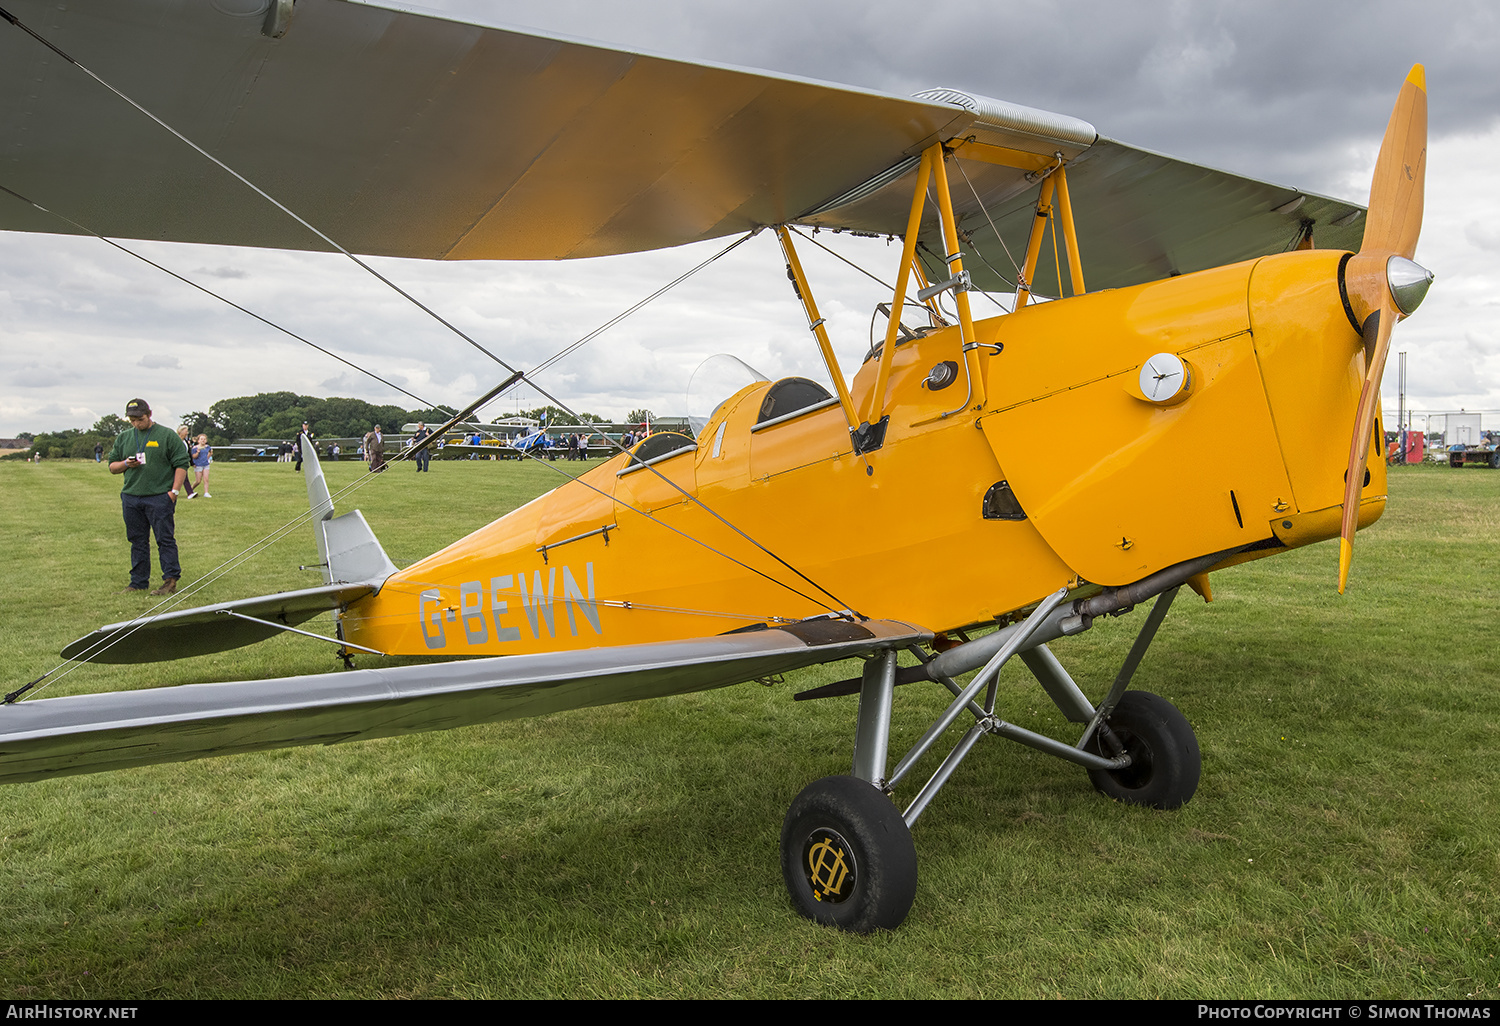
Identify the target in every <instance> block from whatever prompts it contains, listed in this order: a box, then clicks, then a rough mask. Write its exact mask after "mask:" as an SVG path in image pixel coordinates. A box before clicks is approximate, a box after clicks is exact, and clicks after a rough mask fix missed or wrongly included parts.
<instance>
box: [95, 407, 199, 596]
mask: <svg viewBox="0 0 1500 1026" xmlns="http://www.w3.org/2000/svg"><path fill="white" fill-rule="evenodd" d="M125 416H126V417H127V418H129V420H130V429H129V430H128V431H122V432H120V436H119V437H118V438H116V439H115V445H114V448H113V449H112V450H110V454H109V472H110V473H111V474H124V475H125V487H124V489H122V490H121V492H120V505H121V507H122V509H123V510H124V513H125V537H127V538H129V539H130V587H128V588H126V589H125V592H127V593H129V592H139V591H145V590H147V589H148V588H150V586H151V535H152V534H155V535H156V551H157V555H158V557H159V558H160V560H161V576H162V582H161V587H160V588H157V589H156V590H155V591H153V592H151V594H153V595H170V594H172V593H173V592H174V591H176V590H177V581H178V579H179V578H180V577H181V576H182V567H181V566H180V565H179V564H178V562H177V537H176V533H175V524H174V521H173V514H174V513H175V512H176V509H177V493H178V492H179V491H181V490H182V483H183V481H184V480H186V478H187V468H188V452H187V446H186V445H184V444H183V442H182V439H181V438H179V437H178V436H177V432H175V431H169V430H168V429H167V428H165V427H163V426H162V425H160V424H157V423H154V422H153V421H152V420H151V407H150V406H148V405H147V404H146V400H144V399H132V400H130V403H129V404H128V405H127V406H126V407H125Z"/></svg>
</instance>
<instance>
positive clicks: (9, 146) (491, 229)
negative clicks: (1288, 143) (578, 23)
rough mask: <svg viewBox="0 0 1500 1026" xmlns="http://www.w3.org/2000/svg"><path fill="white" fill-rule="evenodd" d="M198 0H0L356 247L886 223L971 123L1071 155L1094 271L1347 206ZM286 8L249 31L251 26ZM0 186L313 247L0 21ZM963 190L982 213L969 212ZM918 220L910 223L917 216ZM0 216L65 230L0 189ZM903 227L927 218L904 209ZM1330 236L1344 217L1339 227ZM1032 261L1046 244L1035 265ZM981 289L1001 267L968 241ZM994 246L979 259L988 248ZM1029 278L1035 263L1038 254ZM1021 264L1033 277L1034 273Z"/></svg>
mask: <svg viewBox="0 0 1500 1026" xmlns="http://www.w3.org/2000/svg"><path fill="white" fill-rule="evenodd" d="M226 6H228V5H223V4H208V3H203V2H201V0H111V2H110V3H108V4H69V5H59V4H55V3H52V2H50V0H4V7H5V8H6V9H7V10H9V11H10V12H11V13H12V14H13V15H14V16H15V17H16V18H17V19H18V20H19V21H21V22H23V23H24V24H26V25H27V26H29V27H31V28H32V29H34V30H35V31H36V32H37V33H38V34H39V35H41V36H43V37H44V38H46V39H48V40H49V41H50V42H52V43H53V44H55V45H56V46H57V47H59V48H60V49H61V50H62V51H64V52H66V53H67V54H68V55H69V56H71V57H72V58H73V59H75V60H76V61H77V62H78V63H79V64H81V65H83V66H84V67H87V68H89V69H91V70H92V71H94V72H96V73H97V74H98V75H100V76H101V77H102V78H103V79H104V80H106V81H108V82H110V83H111V84H112V85H114V86H116V87H117V88H119V89H120V90H121V91H123V92H124V93H125V94H126V95H128V96H130V97H131V98H133V99H134V100H136V101H138V102H139V103H141V104H142V105H143V106H144V107H146V108H147V109H149V110H151V111H152V112H153V113H155V114H157V115H158V116H160V117H161V118H162V119H163V120H164V121H166V122H167V123H168V124H170V125H171V126H173V127H174V128H175V129H177V130H178V131H181V132H182V133H183V134H184V135H185V136H187V137H188V138H189V139H192V140H193V141H194V142H195V143H196V144H198V145H199V146H202V147H203V148H204V149H205V150H207V151H209V152H211V153H213V154H214V155H215V156H216V157H217V158H218V159H220V160H222V161H223V162H224V163H225V164H227V165H228V166H229V167H231V168H234V169H235V170H236V171H237V172H239V173H241V174H243V175H244V176H245V177H246V178H248V179H249V180H250V181H252V182H254V183H255V184H256V185H257V186H258V187H260V188H261V189H264V190H265V191H266V192H267V193H269V194H270V195H271V196H274V197H276V198H277V199H278V200H279V201H280V202H282V203H284V204H285V205H286V206H287V207H289V208H290V209H291V210H293V211H295V212H296V213H297V214H298V215H299V216H301V217H302V218H304V219H305V220H307V221H308V222H309V223H311V224H313V225H315V226H316V227H317V228H318V229H319V230H320V231H322V232H323V233H325V234H326V235H328V236H329V237H330V238H332V239H334V240H336V241H337V242H338V243H339V244H340V245H341V246H343V247H345V248H347V249H349V250H351V251H354V252H360V253H371V254H382V255H390V256H405V257H426V258H439V259H544V258H560V257H584V256H597V255H603V254H609V253H624V252H635V251H640V250H647V249H654V248H660V247H665V246H674V245H679V244H682V243H687V242H693V241H697V240H701V239H709V238H714V237H718V236H724V235H730V234H735V233H738V232H743V231H746V230H748V229H751V228H754V227H757V226H761V225H768V224H779V223H784V222H800V223H807V224H817V225H824V226H830V227H847V228H853V229H858V230H863V231H871V232H878V233H881V234H886V233H901V232H904V231H905V224H906V211H907V205H908V203H909V196H910V191H909V190H910V186H909V184H907V185H906V186H905V188H904V189H903V187H902V185H903V182H906V181H907V179H908V178H909V175H910V166H909V162H910V161H912V160H913V159H914V156H915V155H916V154H917V153H918V152H920V150H921V149H922V148H923V147H924V146H927V145H930V144H931V143H932V142H934V141H938V140H943V141H948V140H954V139H961V138H966V137H968V136H974V137H976V138H978V139H980V140H981V141H985V142H990V143H994V144H997V145H1002V146H1006V147H1008V148H1012V149H1015V150H1019V151H1021V152H1023V153H1029V154H1034V155H1037V156H1039V157H1042V158H1048V159H1050V158H1051V157H1052V155H1053V154H1054V153H1061V154H1062V155H1063V156H1065V157H1066V158H1068V159H1069V160H1071V161H1074V162H1075V164H1074V170H1071V171H1070V175H1069V179H1070V184H1071V185H1072V194H1073V201H1074V205H1075V208H1076V209H1077V210H1078V212H1079V231H1080V236H1081V246H1080V248H1081V249H1082V250H1083V255H1084V258H1085V260H1086V266H1087V267H1088V269H1089V284H1090V286H1091V287H1093V288H1099V287H1108V286H1114V285H1123V284H1131V283H1134V282H1138V281H1142V280H1146V279H1150V278H1156V277H1161V276H1163V275H1166V274H1170V273H1173V272H1186V271H1191V270H1196V269H1198V268H1200V267H1204V266H1211V265H1214V264H1218V263H1224V262H1227V261H1230V260H1236V259H1242V258H1246V257H1250V256H1255V255H1258V254H1261V253H1265V252H1271V251H1274V250H1277V249H1281V248H1285V246H1286V245H1288V244H1289V242H1290V241H1291V240H1292V239H1293V238H1294V237H1295V233H1296V230H1297V228H1298V225H1299V223H1300V221H1301V220H1302V219H1303V218H1304V217H1312V218H1314V219H1315V220H1317V222H1318V224H1319V231H1320V236H1319V241H1320V243H1323V244H1325V245H1326V244H1334V245H1339V246H1351V247H1352V246H1354V245H1357V243H1358V239H1359V235H1360V232H1361V226H1360V225H1357V224H1356V225H1354V226H1353V227H1352V228H1346V229H1342V230H1341V229H1338V228H1334V229H1333V230H1332V234H1325V230H1326V229H1327V228H1328V225H1329V222H1331V221H1333V220H1338V219H1342V218H1344V217H1346V216H1347V215H1350V214H1354V213H1356V212H1357V211H1358V209H1359V208H1358V207H1356V206H1354V205H1352V204H1347V203H1338V202H1336V201H1325V200H1321V199H1319V198H1317V197H1313V198H1311V201H1310V202H1308V203H1307V204H1306V205H1305V206H1304V208H1303V209H1301V210H1298V211H1295V212H1294V211H1283V212H1281V213H1276V212H1273V208H1275V207H1283V206H1285V205H1286V204H1287V203H1288V201H1289V200H1293V199H1295V198H1296V196H1297V195H1298V193H1297V191H1296V190H1294V189H1288V188H1285V187H1279V186H1274V185H1268V184H1266V183H1261V182H1255V181H1252V180H1250V179H1245V178H1241V177H1238V176H1234V175H1227V174H1224V173H1223V172H1218V171H1213V170H1211V169H1207V168H1202V167H1198V166H1196V165H1192V164H1187V163H1184V162H1181V161H1176V160H1173V159H1171V158H1168V157H1163V156H1160V155H1158V154H1153V153H1148V152H1146V151H1142V150H1138V149H1133V148H1130V147H1127V146H1123V145H1122V144H1119V143H1115V142H1111V141H1108V140H1101V141H1098V142H1096V141H1095V140H1096V134H1095V132H1094V130H1093V128H1092V126H1090V125H1088V124H1086V123H1085V122H1081V121H1078V120H1077V119H1074V118H1069V117H1064V116H1061V115H1056V114H1049V113H1047V112H1044V111H1036V110H1032V109H1029V108H1025V107H1019V106H1016V105H1011V104H1005V103H1002V102H999V101H991V100H984V99H982V98H974V97H970V96H968V95H966V94H963V93H958V92H955V91H952V90H936V91H933V92H931V93H928V94H923V97H922V98H907V97H899V96H891V95H885V94H881V93H875V92H870V91H865V90H858V89H852V88H847V87H843V86H836V85H829V84H826V83H821V82H814V81H810V80H806V79H799V78H793V77H789V76H783V75H773V74H769V73H764V72H754V71H745V70H741V69H736V68H729V67H723V66H716V65H708V64H701V63H690V62H686V61H679V60H672V59H668V58H663V57H658V56H651V55H646V54H641V53H635V52H629V51H624V50H617V49H610V48H607V47H602V46H597V45H592V44H587V43H582V42H577V41H572V40H566V39H561V38H557V37H551V36H544V35H539V34H535V33H529V32H522V31H515V30H508V29H499V28H489V27H483V26H478V25H471V24H466V23H463V22H459V21H453V20H446V19H441V18H434V17H428V16H423V15H418V14H413V13H409V12H404V11H393V10H387V9H383V8H379V7H374V6H371V5H367V4H354V3H347V2H341V0H298V2H297V4H296V6H295V8H290V5H285V6H286V7H287V8H290V9H291V10H292V11H293V12H294V13H292V14H291V16H290V20H289V22H286V23H284V24H272V23H271V22H268V21H267V17H271V18H274V15H275V14H276V12H277V11H278V10H282V5H279V4H277V3H271V4H270V5H269V6H270V14H269V16H268V15H265V14H264V6H265V5H260V4H245V5H241V6H243V7H245V8H246V9H247V10H254V9H255V8H256V7H261V8H262V12H261V13H258V14H256V15H255V16H245V17H241V16H233V15H228V14H224V13H222V12H221V11H220V10H219V8H220V7H226ZM282 29H284V30H285V31H284V32H283V34H281V35H280V36H279V37H275V33H276V32H277V31H281V30H282ZM0 98H3V101H4V102H3V103H0V138H3V139H4V140H5V160H4V162H3V163H0V186H4V187H5V188H7V189H9V190H12V191H13V192H15V193H18V194H20V195H22V196H25V197H27V198H28V199H30V200H32V201H34V202H35V203H37V204H40V205H42V206H44V207H47V208H49V209H51V210H54V211H56V212H57V213H58V214H61V215H64V216H66V217H68V218H70V219H72V220H73V221H76V222H78V223H79V224H81V225H83V226H85V227H86V228H87V229H89V230H92V231H96V232H98V233H100V234H104V235H109V236H118V237H132V238H151V239H170V240H178V241H186V242H213V243H228V244H233V245H245V246H268V247H280V248H290V249H326V248H328V247H327V244H326V243H324V242H323V241H322V240H320V239H319V238H318V237H317V236H315V235H314V234H312V233H311V232H309V231H308V230H307V229H306V228H304V227H302V226H300V225H298V224H297V223H296V221H294V220H293V219H291V218H289V217H288V216H287V215H286V214H284V213H281V212H280V211H277V210H276V209H275V208H274V207H273V206H271V205H270V204H269V203H267V202H266V201H265V200H264V199H262V198H261V197H259V196H257V195H255V194H254V193H253V192H252V191H251V190H249V189H248V188H246V187H245V186H244V185H243V184H241V183H239V182H237V181H235V180H234V179H233V178H232V177H230V176H229V175H228V174H227V173H225V172H224V171H223V170H221V169H220V168H218V167H216V166H214V165H213V164H211V163H210V162H208V161H207V160H205V159H204V158H203V157H201V156H200V155H198V154H197V153H195V152H193V151H192V150H191V149H190V148H189V147H187V146H186V145H185V144H183V143H182V142H181V141H180V140H178V139H176V138H173V137H172V136H171V135H170V134H169V133H167V132H166V131H165V130H163V129H162V128H161V127H159V126H158V125H156V124H154V123H152V122H151V121H150V120H148V119H147V118H146V117H145V116H143V115H142V114H140V113H139V112H137V111H135V110H133V109H132V108H131V107H129V106H128V105H126V104H125V102H124V101H122V100H120V99H119V98H118V97H116V96H114V95H112V94H111V93H109V92H108V91H106V90H105V89H104V88H103V87H102V86H100V85H99V84H98V83H97V82H96V81H94V80H93V79H92V78H90V77H89V76H87V75H85V74H84V73H83V72H82V71H80V70H79V68H77V67H75V66H73V65H72V64H70V63H68V62H67V61H65V60H63V59H61V58H59V57H58V56H57V54H56V53H54V52H53V51H52V50H50V49H48V48H46V47H45V46H43V45H42V44H40V43H38V42H37V41H36V40H35V39H33V38H32V37H31V36H29V35H27V34H26V33H25V32H23V31H22V30H21V29H19V28H17V27H15V26H14V25H9V24H4V23H0ZM1024 174H1025V172H1024V170H1015V169H1010V168H997V167H986V166H979V165H976V167H975V170H974V171H972V172H971V177H976V176H977V178H976V181H975V185H976V188H977V189H978V191H979V194H980V196H981V197H982V198H983V207H984V209H981V203H980V202H979V201H978V200H976V199H975V198H974V197H972V196H969V195H967V194H966V190H965V189H964V188H963V187H962V186H961V185H959V186H957V187H955V189H954V193H955V200H956V203H957V206H958V213H959V217H960V220H961V223H962V224H963V226H964V227H965V228H966V229H968V230H969V231H970V232H972V233H973V235H974V238H975V239H976V240H979V241H980V244H981V245H982V243H983V237H984V236H985V235H986V234H988V233H989V227H988V224H989V219H990V218H991V217H993V218H994V219H995V220H996V223H997V224H998V225H999V226H1000V229H1001V232H1002V233H1003V234H1006V235H1008V236H1010V238H1011V239H1012V240H1013V245H1021V244H1024V237H1025V232H1026V230H1028V229H1029V227H1030V214H1029V206H1028V200H1027V197H1026V196H1025V195H1024V194H1025V193H1026V192H1027V190H1028V188H1029V186H1030V183H1028V182H1027V181H1026V179H1025V177H1024ZM986 210H987V211H988V215H989V216H986ZM932 224H933V226H935V222H933V223H932ZM0 228H11V229H19V230H25V231H42V232H71V231H76V229H74V228H71V227H69V226H67V225H66V224H64V223H63V222H61V221H60V220H58V219H57V218H56V217H53V216H51V215H49V214H46V213H44V212H42V211H39V210H37V209H35V208H34V207H32V206H30V205H28V204H26V203H23V202H21V201H19V200H17V199H15V198H13V197H9V196H5V195H3V194H0ZM923 235H924V237H926V236H928V235H931V237H932V240H933V245H934V247H936V246H937V245H938V243H937V242H936V239H937V236H936V233H935V231H933V228H932V227H924V231H923ZM1351 240H1352V241H1351ZM1045 263H1046V262H1044V264H1045ZM969 266H970V270H971V273H973V274H974V276H975V280H976V283H977V284H980V285H981V286H982V287H991V288H995V287H999V286H1000V285H1001V281H1002V279H1001V278H999V277H996V276H995V275H993V274H991V273H990V272H989V271H988V270H987V269H986V268H985V267H984V266H983V265H982V264H977V263H974V262H970V264H969ZM1002 270H1003V268H1002ZM1047 273H1048V274H1050V272H1047ZM1038 278H1039V281H1038V282H1037V286H1038V287H1039V288H1041V289H1043V290H1044V291H1045V290H1046V281H1047V279H1046V277H1045V276H1044V275H1042V274H1039V275H1038Z"/></svg>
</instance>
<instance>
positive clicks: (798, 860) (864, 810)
mask: <svg viewBox="0 0 1500 1026" xmlns="http://www.w3.org/2000/svg"><path fill="white" fill-rule="evenodd" d="M781 875H782V877H783V878H784V879H785V880H786V889H787V891H788V893H790V894H791V896H792V904H793V905H794V906H796V909H797V911H798V912H800V913H802V914H803V915H804V916H806V917H807V918H809V919H812V920H814V921H815V922H819V923H822V924H824V925H825V926H836V927H838V928H839V929H841V930H848V931H850V932H851V933H869V932H870V931H872V930H881V929H885V930H893V929H895V928H896V927H897V926H900V925H901V922H902V920H904V919H905V918H906V913H907V912H909V911H910V910H911V903H912V900H913V899H914V898H915V897H916V895H917V849H916V845H914V844H912V840H911V831H910V830H909V829H907V826H906V822H905V821H904V820H903V819H902V818H901V813H900V812H898V811H897V809H896V807H895V806H894V805H892V804H891V802H890V799H888V798H887V797H886V796H885V795H883V794H881V793H880V791H879V790H877V789H876V788H875V787H874V785H872V784H869V783H866V782H865V781H863V780H860V779H859V778H857V777H824V778H823V779H822V780H815V781H813V782H812V783H811V784H808V785H807V787H806V788H804V789H803V791H802V793H801V794H799V795H798V796H797V798H796V800H795V801H793V802H792V806H791V808H789V809H788V810H787V813H786V821H785V822H784V823H783V824H782V826H781Z"/></svg>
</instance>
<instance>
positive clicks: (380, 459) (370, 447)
mask: <svg viewBox="0 0 1500 1026" xmlns="http://www.w3.org/2000/svg"><path fill="white" fill-rule="evenodd" d="M365 454H366V455H367V456H368V457H369V460H370V473H372V474H378V473H380V472H381V471H382V470H384V469H385V437H384V436H383V435H381V433H380V425H379V424H376V425H375V427H374V429H373V430H371V431H370V433H369V434H368V435H365Z"/></svg>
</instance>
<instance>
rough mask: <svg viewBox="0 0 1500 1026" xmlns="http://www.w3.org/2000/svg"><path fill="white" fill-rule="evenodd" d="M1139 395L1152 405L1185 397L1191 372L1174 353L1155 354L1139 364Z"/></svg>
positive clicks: (1190, 384) (1190, 379)
mask: <svg viewBox="0 0 1500 1026" xmlns="http://www.w3.org/2000/svg"><path fill="white" fill-rule="evenodd" d="M1140 386H1141V394H1142V395H1144V396H1145V397H1146V398H1147V399H1149V400H1151V401H1152V402H1153V403H1160V404H1162V405H1166V404H1168V403H1175V402H1177V401H1179V400H1181V399H1184V398H1186V397H1187V393H1188V389H1189V388H1190V387H1191V386H1192V372H1191V371H1190V370H1189V369H1188V365H1187V364H1186V363H1184V362H1183V360H1182V358H1181V357H1179V356H1177V355H1176V354H1175V353H1157V354H1156V355H1155V356H1153V357H1151V358H1150V359H1149V360H1147V361H1146V362H1145V363H1143V364H1141V378H1140Z"/></svg>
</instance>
